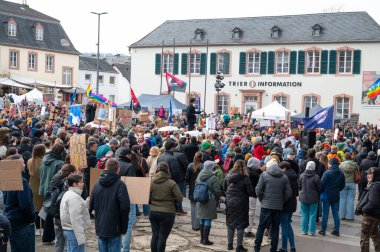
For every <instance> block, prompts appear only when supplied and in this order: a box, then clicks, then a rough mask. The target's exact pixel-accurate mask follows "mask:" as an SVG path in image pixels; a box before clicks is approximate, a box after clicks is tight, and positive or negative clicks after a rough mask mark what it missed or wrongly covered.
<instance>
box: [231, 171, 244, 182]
mask: <svg viewBox="0 0 380 252" xmlns="http://www.w3.org/2000/svg"><path fill="white" fill-rule="evenodd" d="M243 178H244V176H243V175H240V174H239V173H236V172H233V173H231V174H230V175H229V176H228V178H227V180H228V182H230V183H232V184H237V183H239V181H241V180H242V179H243Z"/></svg>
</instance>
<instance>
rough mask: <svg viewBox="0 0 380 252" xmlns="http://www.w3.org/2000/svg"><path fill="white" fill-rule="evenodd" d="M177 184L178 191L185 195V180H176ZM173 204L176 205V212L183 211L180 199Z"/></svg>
mask: <svg viewBox="0 0 380 252" xmlns="http://www.w3.org/2000/svg"><path fill="white" fill-rule="evenodd" d="M177 185H178V188H179V191H180V192H181V193H182V195H183V197H186V181H182V182H178V183H177ZM175 205H176V209H177V212H182V211H183V208H182V201H181V202H179V203H176V204H175Z"/></svg>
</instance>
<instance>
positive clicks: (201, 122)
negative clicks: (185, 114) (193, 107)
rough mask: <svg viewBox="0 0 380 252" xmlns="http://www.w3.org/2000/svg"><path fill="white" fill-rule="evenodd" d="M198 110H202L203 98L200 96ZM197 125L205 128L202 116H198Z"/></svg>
mask: <svg viewBox="0 0 380 252" xmlns="http://www.w3.org/2000/svg"><path fill="white" fill-rule="evenodd" d="M198 110H199V111H200V110H201V98H200V97H199V96H198ZM197 124H198V125H200V126H204V125H203V121H202V116H201V114H199V115H198V121H197Z"/></svg>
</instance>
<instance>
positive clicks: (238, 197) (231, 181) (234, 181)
mask: <svg viewBox="0 0 380 252" xmlns="http://www.w3.org/2000/svg"><path fill="white" fill-rule="evenodd" d="M224 190H225V192H226V225H227V227H228V228H231V229H244V228H246V227H248V225H249V220H248V211H249V197H253V189H252V185H251V182H250V181H249V177H248V176H243V175H240V174H238V173H235V172H234V173H230V174H229V175H228V176H227V177H226V179H225V183H224Z"/></svg>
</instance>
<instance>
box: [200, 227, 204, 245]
mask: <svg viewBox="0 0 380 252" xmlns="http://www.w3.org/2000/svg"><path fill="white" fill-rule="evenodd" d="M203 228H204V226H203V225H202V224H199V230H200V231H201V244H203V236H204V235H203V233H204V232H203Z"/></svg>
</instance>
